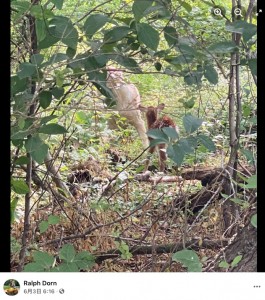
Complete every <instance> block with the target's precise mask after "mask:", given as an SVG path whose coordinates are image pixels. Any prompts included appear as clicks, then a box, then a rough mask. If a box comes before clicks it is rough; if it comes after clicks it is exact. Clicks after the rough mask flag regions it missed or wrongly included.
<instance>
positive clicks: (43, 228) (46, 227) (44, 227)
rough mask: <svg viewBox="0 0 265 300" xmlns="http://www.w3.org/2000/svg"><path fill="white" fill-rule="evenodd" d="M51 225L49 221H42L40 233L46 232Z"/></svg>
mask: <svg viewBox="0 0 265 300" xmlns="http://www.w3.org/2000/svg"><path fill="white" fill-rule="evenodd" d="M48 227H49V223H48V222H47V221H41V222H40V225H39V228H40V233H43V232H45V231H46V230H47V229H48Z"/></svg>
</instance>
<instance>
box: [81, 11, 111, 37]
mask: <svg viewBox="0 0 265 300" xmlns="http://www.w3.org/2000/svg"><path fill="white" fill-rule="evenodd" d="M109 20H110V19H109V17H107V16H106V15H102V14H94V15H90V16H88V18H87V19H86V21H85V24H84V30H85V34H86V36H87V37H88V39H91V37H92V36H93V34H94V33H96V32H97V31H98V30H99V29H100V28H101V27H103V26H104V25H105V24H106V23H107V22H108V21H109Z"/></svg>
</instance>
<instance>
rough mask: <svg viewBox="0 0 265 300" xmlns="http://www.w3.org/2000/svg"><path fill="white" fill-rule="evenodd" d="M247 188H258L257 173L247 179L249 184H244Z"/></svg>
mask: <svg viewBox="0 0 265 300" xmlns="http://www.w3.org/2000/svg"><path fill="white" fill-rule="evenodd" d="M244 187H245V188H246V189H256V188H257V175H252V176H251V177H249V178H248V179H247V185H245V186H244Z"/></svg>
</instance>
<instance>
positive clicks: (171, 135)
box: [162, 127, 179, 140]
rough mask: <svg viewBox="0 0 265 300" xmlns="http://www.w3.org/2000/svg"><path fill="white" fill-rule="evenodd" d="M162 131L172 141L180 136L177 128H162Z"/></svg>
mask: <svg viewBox="0 0 265 300" xmlns="http://www.w3.org/2000/svg"><path fill="white" fill-rule="evenodd" d="M162 131H163V132H164V133H165V134H166V135H167V136H168V137H169V138H171V139H172V140H176V139H178V137H179V135H178V133H177V131H176V129H175V128H172V127H164V128H162Z"/></svg>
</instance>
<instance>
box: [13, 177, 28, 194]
mask: <svg viewBox="0 0 265 300" xmlns="http://www.w3.org/2000/svg"><path fill="white" fill-rule="evenodd" d="M11 186H12V189H13V191H14V192H15V193H17V194H21V195H24V194H27V193H29V187H28V185H27V184H26V182H25V181H24V180H20V179H13V178H12V180H11Z"/></svg>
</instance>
